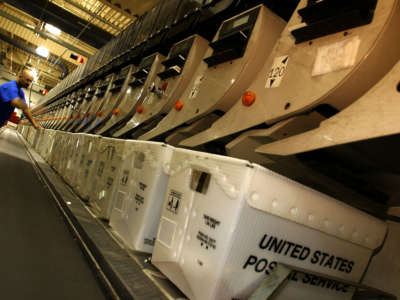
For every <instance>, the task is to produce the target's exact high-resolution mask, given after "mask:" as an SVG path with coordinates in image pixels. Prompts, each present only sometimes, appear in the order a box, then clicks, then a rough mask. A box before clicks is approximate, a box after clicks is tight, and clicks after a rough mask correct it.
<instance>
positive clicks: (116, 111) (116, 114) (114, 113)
mask: <svg viewBox="0 0 400 300" xmlns="http://www.w3.org/2000/svg"><path fill="white" fill-rule="evenodd" d="M113 115H114V116H118V115H119V109H118V108H116V109H114V110H113Z"/></svg>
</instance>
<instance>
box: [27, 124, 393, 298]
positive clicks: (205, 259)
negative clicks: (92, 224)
mask: <svg viewBox="0 0 400 300" xmlns="http://www.w3.org/2000/svg"><path fill="white" fill-rule="evenodd" d="M30 131H31V132H33V133H35V131H33V130H30ZM53 132H54V131H53ZM39 134H42V135H43V136H44V137H47V138H49V137H50V135H51V134H52V131H50V130H46V131H43V133H39ZM58 135H59V136H60V137H59V139H58V143H56V145H57V144H58V145H66V146H64V148H65V149H66V150H65V151H64V153H62V154H60V155H59V156H61V157H62V159H55V160H53V166H54V167H55V168H56V169H57V170H59V172H60V174H62V175H64V176H67V178H68V174H70V173H69V172H68V171H65V168H66V170H68V167H70V169H71V170H73V169H75V170H76V169H77V168H76V167H74V166H73V165H75V166H76V165H78V164H84V162H81V161H82V160H81V161H80V159H79V157H80V156H81V154H83V155H87V153H88V152H90V151H91V150H90V148H92V147H93V148H94V149H96V148H97V150H98V152H97V153H105V154H104V155H103V156H104V157H106V156H109V155H112V154H110V153H112V152H113V150H111V151H110V149H111V147H110V145H111V144H112V142H115V141H116V140H115V139H109V138H101V137H98V136H93V135H87V134H71V133H63V132H60V131H58ZM31 136H33V135H32V134H31ZM84 139H87V141H90V142H89V143H85V142H83V141H84ZM55 140H56V141H57V139H55ZM77 141H80V142H81V141H82V144H81V145H82V147H79V146H77V145H79V144H80V142H77ZM119 142H122V143H124V146H123V147H122V148H121V149H122V150H120V151H119V153H120V154H121V155H122V157H123V159H124V161H126V162H127V164H123V167H121V168H120V171H119V172H118V171H117V173H119V175H118V176H116V177H115V173H114V174H113V173H110V174H113V175H111V177H113V178H117V182H118V184H117V185H116V187H115V189H114V191H113V193H114V194H116V195H115V197H113V198H114V201H113V202H112V205H111V220H110V224H111V226H112V227H113V228H114V229H115V231H116V232H117V233H118V234H119V235H120V236H121V237H122V239H123V240H124V241H126V243H127V245H128V246H130V247H131V248H133V249H135V250H140V251H145V252H153V255H152V261H153V263H154V264H155V265H156V266H157V267H158V268H159V269H160V270H161V271H162V272H163V273H164V274H165V275H166V276H167V277H168V278H169V279H170V280H171V281H172V282H174V283H175V284H176V285H177V287H179V288H180V289H181V290H182V291H183V292H184V293H185V294H186V295H187V296H188V297H189V298H190V299H232V298H235V299H247V298H248V297H249V296H250V295H251V294H252V292H253V291H254V289H255V288H256V287H257V286H258V285H259V283H260V282H261V281H262V279H263V278H264V277H265V276H268V275H269V274H272V273H273V271H274V269H275V268H277V266H278V263H285V264H287V265H289V266H293V267H294V268H295V267H300V268H302V269H303V270H309V271H310V272H313V271H314V272H317V273H318V275H315V274H312V275H310V274H303V273H302V272H293V273H291V275H290V277H289V281H288V283H287V284H286V285H285V286H284V287H283V288H281V289H280V290H279V293H278V294H276V295H275V298H273V299H321V295H324V297H325V298H326V299H351V298H352V296H353V294H354V293H355V287H354V286H353V285H352V283H351V282H353V284H354V282H359V281H360V280H361V278H362V275H363V274H364V272H365V271H366V268H367V265H368V263H369V262H370V259H371V256H372V254H373V253H374V251H375V250H376V249H378V248H379V247H381V246H382V243H383V240H384V238H385V234H386V232H387V227H388V225H387V224H386V223H385V222H383V221H381V220H379V219H377V218H375V217H372V216H370V215H368V214H366V213H364V212H362V211H360V210H357V209H355V208H353V207H350V206H348V205H346V204H344V203H342V202H340V201H338V200H336V199H333V198H331V197H329V196H326V195H324V194H321V193H320V192H317V191H315V190H312V189H310V188H308V187H306V186H303V185H301V184H299V183H296V182H294V181H291V180H289V179H287V178H285V177H283V176H281V175H279V174H277V173H274V172H272V171H270V170H268V169H266V168H264V167H261V166H259V165H257V164H253V163H250V162H248V161H245V160H240V159H235V158H229V157H226V156H219V155H214V154H208V153H204V152H198V151H191V150H185V149H180V148H173V147H171V146H167V145H165V144H162V143H157V142H144V141H126V142H124V141H122V140H119ZM30 143H34V140H33V139H30ZM85 144H86V145H85ZM85 146H86V147H85ZM60 148H61V147H60V146H58V149H57V146H56V147H55V148H53V149H54V151H55V152H57V153H59V150H60ZM78 148H80V149H81V150H82V152H80V151H75V150H76V149H78ZM68 149H70V150H68ZM71 149H73V150H72V151H73V152H76V153H78V154H75V155H74V156H71V155H68V154H67V153H68V151H71ZM104 150H105V151H104ZM93 153H94V152H93ZM66 157H70V158H71V157H72V159H71V160H65V158H66ZM91 159H92V160H94V161H97V163H96V162H95V163H94V164H92V172H91V175H89V176H88V180H89V181H90V179H91V178H92V179H93V178H95V176H100V177H101V174H97V175H96V173H98V171H99V170H103V171H105V170H106V169H107V167H106V163H107V162H106V161H105V160H104V158H99V157H98V158H97V159H96V158H95V159H93V157H92V158H91ZM88 160H90V158H88V159H87V161H88ZM62 161H64V163H63V162H62ZM83 161H85V159H84V160H83ZM111 161H112V159H111ZM118 161H119V162H121V158H119V159H118ZM121 165H122V164H121ZM95 166H97V167H95ZM93 171H94V172H93ZM111 172H112V171H111ZM89 173H90V171H89ZM85 174H86V171H84V173H83V177H85ZM106 177H107V176H104V178H106ZM76 179H78V177H76ZM81 180H82V178H79V179H78V181H79V182H81ZM101 182H102V180H100V181H97V183H100V185H101ZM106 182H107V180H106ZM71 183H72V181H71ZM103 187H104V186H103ZM100 189H102V187H100V188H97V189H96V190H97V191H99V190H100ZM89 193H90V191H89ZM101 193H102V192H100V194H101ZM160 195H162V197H161V196H160ZM95 211H98V208H95ZM227 211H228V212H229V213H227ZM332 211H334V212H336V213H335V214H332ZM249 231H251V232H252V234H251V235H249ZM153 246H154V248H153ZM374 259H375V258H372V262H374ZM324 275H325V276H328V277H329V276H330V277H329V278H330V279H324V277H323V276H324ZM341 280H342V281H344V282H341ZM271 299H272V298H271Z"/></svg>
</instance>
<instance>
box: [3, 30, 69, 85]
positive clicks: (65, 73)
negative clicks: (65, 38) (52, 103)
mask: <svg viewBox="0 0 400 300" xmlns="http://www.w3.org/2000/svg"><path fill="white" fill-rule="evenodd" d="M0 39H1V40H3V41H5V42H7V43H9V44H11V45H13V46H15V47H17V48H19V49H21V50H24V51H26V52H28V53H30V54H32V55H35V56H38V57H40V58H44V59H46V60H47V61H48V62H49V63H52V64H54V65H57V66H58V67H60V69H61V71H62V73H61V76H60V79H64V78H65V77H66V76H67V75H68V68H67V67H66V66H65V65H64V64H63V63H61V62H60V61H57V60H55V59H52V58H51V57H47V58H45V57H43V56H40V55H39V54H37V53H36V52H35V51H34V50H32V49H31V48H28V47H26V46H24V45H21V44H20V43H18V42H16V41H14V40H13V39H12V38H10V37H8V36H6V35H4V34H2V33H1V32H0Z"/></svg>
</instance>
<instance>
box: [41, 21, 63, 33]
mask: <svg viewBox="0 0 400 300" xmlns="http://www.w3.org/2000/svg"><path fill="white" fill-rule="evenodd" d="M44 28H45V29H46V30H47V31H48V32H50V33H52V34H55V35H60V34H61V30H60V29H58V28H57V27H55V26H53V25H51V24H48V23H46V25H45V26H44Z"/></svg>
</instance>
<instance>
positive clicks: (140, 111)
mask: <svg viewBox="0 0 400 300" xmlns="http://www.w3.org/2000/svg"><path fill="white" fill-rule="evenodd" d="M143 109H144V107H143V105H139V106H138V108H137V109H136V112H137V113H139V114H141V113H142V112H143Z"/></svg>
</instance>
